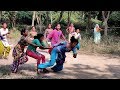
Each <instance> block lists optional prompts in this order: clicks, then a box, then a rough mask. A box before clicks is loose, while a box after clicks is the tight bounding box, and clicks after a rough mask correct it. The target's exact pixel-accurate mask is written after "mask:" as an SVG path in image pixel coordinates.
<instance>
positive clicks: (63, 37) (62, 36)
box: [61, 31, 66, 41]
mask: <svg viewBox="0 0 120 90" xmlns="http://www.w3.org/2000/svg"><path fill="white" fill-rule="evenodd" d="M61 32H62V31H61ZM61 38H62V39H63V40H65V41H66V38H65V36H64V35H63V33H62V34H61Z"/></svg>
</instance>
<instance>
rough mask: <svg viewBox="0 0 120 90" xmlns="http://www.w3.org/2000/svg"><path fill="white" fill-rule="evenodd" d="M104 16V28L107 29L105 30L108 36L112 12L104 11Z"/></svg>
mask: <svg viewBox="0 0 120 90" xmlns="http://www.w3.org/2000/svg"><path fill="white" fill-rule="evenodd" d="M102 16H103V20H104V21H103V22H104V26H105V29H104V35H105V36H107V31H108V23H107V22H108V19H109V16H110V11H102Z"/></svg>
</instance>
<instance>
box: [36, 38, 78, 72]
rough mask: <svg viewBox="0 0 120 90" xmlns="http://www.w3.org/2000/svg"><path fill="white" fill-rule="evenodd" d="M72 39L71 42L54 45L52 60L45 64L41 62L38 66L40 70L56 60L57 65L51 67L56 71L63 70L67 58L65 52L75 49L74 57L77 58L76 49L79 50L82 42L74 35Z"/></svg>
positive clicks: (51, 64)
mask: <svg viewBox="0 0 120 90" xmlns="http://www.w3.org/2000/svg"><path fill="white" fill-rule="evenodd" d="M70 41H71V42H70V43H68V42H63V43H59V44H56V45H54V47H53V49H52V51H51V53H50V54H51V57H50V61H49V62H46V63H44V64H39V65H38V68H39V69H40V70H42V69H44V68H47V67H50V66H53V65H54V63H55V62H56V65H55V66H54V67H53V68H51V69H52V70H53V71H54V72H58V71H61V70H62V69H63V63H64V61H65V58H66V55H65V53H66V52H70V51H73V57H74V58H76V56H77V52H76V49H78V50H79V48H80V44H79V43H78V40H77V39H75V37H74V36H72V37H71V40H70Z"/></svg>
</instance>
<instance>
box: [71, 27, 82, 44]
mask: <svg viewBox="0 0 120 90" xmlns="http://www.w3.org/2000/svg"><path fill="white" fill-rule="evenodd" d="M73 36H75V38H76V39H78V41H79V42H80V40H81V35H80V29H76V30H75V33H74V35H73Z"/></svg>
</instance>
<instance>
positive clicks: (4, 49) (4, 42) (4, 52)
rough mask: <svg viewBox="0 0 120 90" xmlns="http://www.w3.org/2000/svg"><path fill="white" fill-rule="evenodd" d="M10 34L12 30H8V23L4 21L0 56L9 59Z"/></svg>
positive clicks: (0, 41) (0, 34)
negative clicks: (8, 36)
mask: <svg viewBox="0 0 120 90" xmlns="http://www.w3.org/2000/svg"><path fill="white" fill-rule="evenodd" d="M8 34H10V32H9V31H8V28H7V23H6V22H3V23H2V28H1V29H0V36H1V40H0V57H1V58H4V59H7V57H8V55H9V53H10V50H11V48H10V45H9V43H8V40H7V35H8Z"/></svg>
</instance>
